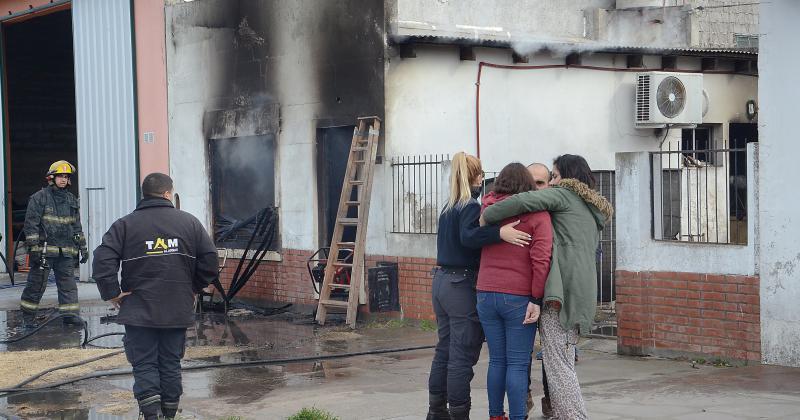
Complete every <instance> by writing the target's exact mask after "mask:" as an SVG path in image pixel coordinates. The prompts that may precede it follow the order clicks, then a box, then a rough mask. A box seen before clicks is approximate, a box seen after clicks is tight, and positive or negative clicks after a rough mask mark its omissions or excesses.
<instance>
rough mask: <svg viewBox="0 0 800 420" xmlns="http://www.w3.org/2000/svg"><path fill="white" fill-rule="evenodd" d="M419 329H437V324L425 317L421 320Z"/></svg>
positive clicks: (430, 330)
mask: <svg viewBox="0 0 800 420" xmlns="http://www.w3.org/2000/svg"><path fill="white" fill-rule="evenodd" d="M419 329H421V330H422V331H429V332H432V331H436V330H437V328H436V324H435V323H434V322H433V321H431V320H429V319H423V320H422V321H420V322H419Z"/></svg>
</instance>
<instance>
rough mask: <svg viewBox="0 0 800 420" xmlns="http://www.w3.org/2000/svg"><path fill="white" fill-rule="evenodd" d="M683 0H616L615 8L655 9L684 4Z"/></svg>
mask: <svg viewBox="0 0 800 420" xmlns="http://www.w3.org/2000/svg"><path fill="white" fill-rule="evenodd" d="M684 5H685V1H684V0H617V3H616V9H617V10H632V9H633V10H635V9H655V8H662V7H675V6H684Z"/></svg>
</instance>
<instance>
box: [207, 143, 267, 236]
mask: <svg viewBox="0 0 800 420" xmlns="http://www.w3.org/2000/svg"><path fill="white" fill-rule="evenodd" d="M209 161H210V163H211V201H212V209H213V212H214V213H213V217H214V240H215V242H216V244H217V246H219V247H222V248H234V249H243V248H245V247H246V246H247V244H248V242H249V241H250V238H251V236H252V235H253V230H254V229H255V226H256V215H257V214H258V213H259V212H260V211H261V210H262V209H264V208H266V207H273V206H274V205H275V136H274V135H271V134H269V135H254V136H243V137H231V138H219V139H212V140H210V141H209ZM278 242H279V241H276V240H273V241H272V243H271V244H270V245H269V247H268V249H269V250H273V251H274V250H276V249H277V244H278Z"/></svg>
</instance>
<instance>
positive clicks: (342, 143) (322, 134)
mask: <svg viewBox="0 0 800 420" xmlns="http://www.w3.org/2000/svg"><path fill="white" fill-rule="evenodd" d="M354 129H355V126H352V125H346V126H340V127H324V128H318V129H317V147H316V151H317V156H316V158H317V200H318V202H319V210H318V211H319V214H318V220H319V246H320V247H321V248H322V247H327V246H330V245H331V238H333V228H334V226H335V225H336V223H335V222H336V213H337V212H338V210H339V199H340V198H341V195H342V182H344V175H345V170H346V169H347V159H348V157H349V156H350V144H351V142H352V139H353V130H354ZM353 199H355V198H353ZM349 211H351V212H353V214H348V215H347V217H358V213H357V210H356V209H355V208H351V209H350V210H349ZM343 240H344V241H345V242H352V241H355V229H354V228H353V227H345V231H344V239H343Z"/></svg>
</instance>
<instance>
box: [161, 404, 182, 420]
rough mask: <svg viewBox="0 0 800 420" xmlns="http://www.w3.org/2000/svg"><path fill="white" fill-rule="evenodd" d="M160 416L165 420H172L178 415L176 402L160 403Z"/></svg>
mask: <svg viewBox="0 0 800 420" xmlns="http://www.w3.org/2000/svg"><path fill="white" fill-rule="evenodd" d="M161 414H162V415H163V416H164V419H165V420H172V419H174V418H175V416H176V415H177V414H178V402H177V401H176V402H168V401H161Z"/></svg>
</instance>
